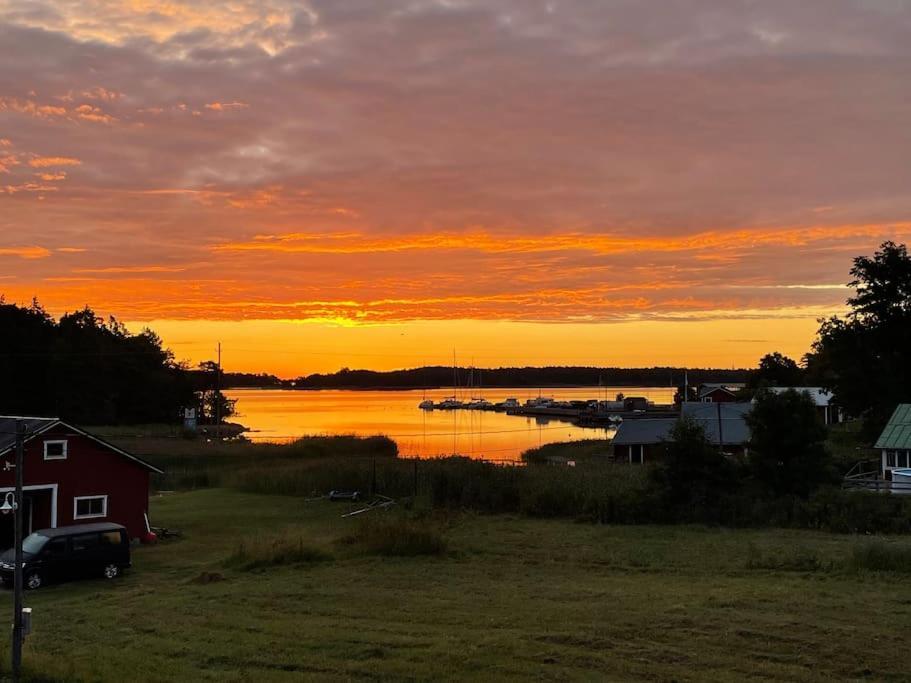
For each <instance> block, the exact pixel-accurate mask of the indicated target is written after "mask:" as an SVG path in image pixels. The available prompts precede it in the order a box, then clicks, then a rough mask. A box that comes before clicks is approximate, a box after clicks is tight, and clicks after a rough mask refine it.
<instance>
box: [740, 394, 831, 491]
mask: <svg viewBox="0 0 911 683" xmlns="http://www.w3.org/2000/svg"><path fill="white" fill-rule="evenodd" d="M746 420H747V424H749V426H750V454H749V458H748V464H749V468H750V471H751V473H752V476H753V478H754V480H755V481H756V482H757V483H758V484H759V485H760V487H761V488H762V489H763V490H764V492H765V493H767V494H768V495H769V496H771V497H779V496H783V495H798V496H804V497H805V496H807V495H808V494H810V493H811V492H812V491H814V490H815V489H816V488H817V487H818V486H819V485H820V484H823V483H825V482H827V481H831V480H832V462H831V456H830V455H829V452H828V451H827V450H826V446H825V440H826V436H827V433H826V427H825V425H824V424H823V423H822V420H821V419H820V417H819V414H818V413H817V411H816V404H815V403H814V402H813V399H811V398H810V396H809V395H808V394H807V393H806V392H803V391H795V390H793V389H791V390H789V391H785V392H782V393H773V392H770V391H766V390H760V392H759V393H758V394H757V395H756V404H755V406H754V407H753V409H752V410H751V411H750V412H749V413H748V414H747V416H746Z"/></svg>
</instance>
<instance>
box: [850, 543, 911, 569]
mask: <svg viewBox="0 0 911 683" xmlns="http://www.w3.org/2000/svg"><path fill="white" fill-rule="evenodd" d="M851 568H852V569H854V570H855V571H862V570H866V571H877V572H902V573H906V574H907V573H911V546H909V545H907V544H901V545H900V544H898V543H894V542H893V543H889V542H886V541H884V540H882V539H874V540H870V541H864V542H862V543H857V544H856V545H855V546H854V549H853V552H852V554H851Z"/></svg>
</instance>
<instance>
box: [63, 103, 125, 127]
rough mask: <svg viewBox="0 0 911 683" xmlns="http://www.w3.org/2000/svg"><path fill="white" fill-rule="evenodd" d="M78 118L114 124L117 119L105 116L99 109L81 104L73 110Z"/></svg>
mask: <svg viewBox="0 0 911 683" xmlns="http://www.w3.org/2000/svg"><path fill="white" fill-rule="evenodd" d="M73 111H74V112H75V114H76V117H77V118H80V119H82V120H84V121H93V122H95V123H114V122H115V121H116V120H117V119H115V118H114V117H113V116H111V115H110V114H105V113H104V112H103V111H102V110H101V109H100V108H99V107H93V106H92V105H90V104H81V105H79V106H78V107H76V109H74V110H73Z"/></svg>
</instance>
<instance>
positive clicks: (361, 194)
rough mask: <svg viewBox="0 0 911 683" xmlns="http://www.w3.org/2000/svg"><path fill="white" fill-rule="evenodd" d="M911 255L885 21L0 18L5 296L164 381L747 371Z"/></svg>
mask: <svg viewBox="0 0 911 683" xmlns="http://www.w3.org/2000/svg"><path fill="white" fill-rule="evenodd" d="M909 237H911V2H905V1H904V0H856V1H853V2H851V1H848V0H800V1H799V2H798V1H795V0H782V1H776V0H766V1H741V2H738V1H733V0H688V1H684V0H668V1H667V2H646V1H644V0H638V1H637V0H599V1H593V0H543V1H538V0H388V1H384V0H310V1H308V2H300V1H298V2H290V1H289V2H281V1H279V0H250V1H249V2H245V1H241V0H234V1H232V2H224V1H218V0H204V1H200V2H187V3H182V2H161V3H157V2H151V1H146V0H132V1H128V0H123V1H119V0H103V1H99V2H87V1H81V0H55V1H53V2H51V1H48V2H37V1H36V2H22V0H0V293H3V294H4V295H5V297H6V299H7V301H14V302H19V303H25V302H28V301H29V300H30V299H31V298H32V297H33V296H37V297H38V298H39V300H40V301H41V302H42V303H43V304H44V305H45V306H46V308H47V309H48V310H49V311H50V312H51V313H53V314H54V315H59V314H61V313H63V312H65V311H70V310H73V309H76V308H81V307H82V306H84V305H86V304H89V305H91V306H92V307H93V308H94V309H95V310H96V311H97V312H98V313H99V314H102V315H105V316H107V315H109V314H114V315H116V316H117V317H118V318H120V319H121V320H125V321H127V323H128V326H129V327H130V329H131V330H133V331H138V330H139V329H141V328H142V327H143V326H146V325H148V326H150V327H152V328H153V329H155V330H156V331H157V332H159V334H161V336H162V337H163V338H164V340H165V343H166V344H167V345H168V346H170V347H171V348H172V349H173V350H174V352H175V354H176V355H177V357H178V358H181V359H187V360H190V361H193V362H197V361H200V360H204V359H206V358H210V357H212V356H213V354H214V347H215V344H216V342H217V341H219V340H220V341H222V342H223V344H224V348H225V365H226V368H227V369H229V370H250V371H254V370H256V371H260V370H263V371H270V372H275V373H277V374H280V375H283V376H294V375H298V374H302V373H310V372H314V371H325V370H335V369H338V368H339V367H342V366H349V367H371V368H379V369H383V368H393V367H408V366H413V365H418V364H424V363H435V362H436V363H448V362H451V359H452V353H453V349H455V350H456V352H457V354H458V357H459V360H460V362H464V363H468V362H471V361H472V360H473V361H474V363H475V364H477V365H484V366H490V365H503V364H505V365H511V364H522V365H525V364H545V363H572V364H599V365H600V364H609V365H626V366H629V365H655V364H676V365H691V366H695V365H715V366H722V367H730V366H731V365H734V364H736V365H738V366H745V365H748V366H753V365H755V363H756V361H757V359H758V358H759V356H761V355H762V354H764V353H766V352H768V351H773V350H780V351H782V352H785V353H788V354H790V355H793V356H795V357H799V356H800V355H802V354H803V353H804V352H805V351H806V350H807V348H808V345H809V343H810V341H811V340H812V337H813V334H814V332H815V330H816V328H817V324H816V322H815V320H816V319H817V318H818V317H820V316H823V315H828V314H831V313H835V312H838V311H840V310H842V306H843V303H844V300H845V298H846V296H847V295H848V291H847V289H846V288H845V282H847V280H848V279H849V276H848V270H849V268H850V266H851V259H852V258H853V257H854V256H856V255H858V254H870V253H872V252H873V250H874V249H875V248H876V247H877V245H879V244H880V243H881V242H883V241H884V240H886V239H894V240H896V241H906V240H908V239H909Z"/></svg>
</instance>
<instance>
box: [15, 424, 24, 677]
mask: <svg viewBox="0 0 911 683" xmlns="http://www.w3.org/2000/svg"><path fill="white" fill-rule="evenodd" d="M24 455H25V422H23V421H22V420H16V494H15V495H16V506H15V510H14V511H13V528H14V538H15V544H16V545H15V555H16V559H15V562H16V566H15V567H14V569H13V593H14V597H13V656H12V665H13V681H14V682H15V683H17V682H18V681H19V677H20V675H21V672H22V639H23V632H22V631H23V628H22V513H23V512H24V507H23V505H22V503H23V502H24V501H23V500H22V462H23V460H24V459H25V457H24Z"/></svg>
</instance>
